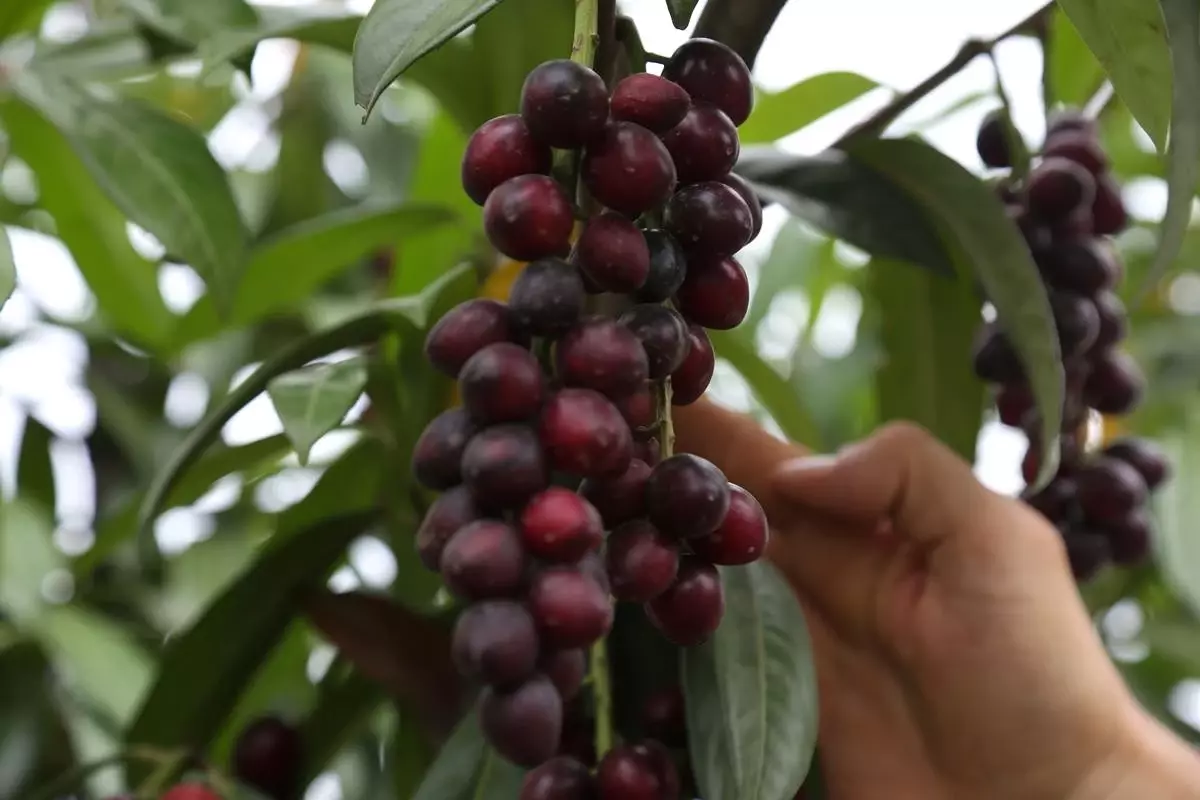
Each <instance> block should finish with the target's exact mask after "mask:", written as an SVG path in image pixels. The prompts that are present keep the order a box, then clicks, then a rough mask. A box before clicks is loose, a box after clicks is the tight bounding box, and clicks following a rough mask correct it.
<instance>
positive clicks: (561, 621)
mask: <svg viewBox="0 0 1200 800" xmlns="http://www.w3.org/2000/svg"><path fill="white" fill-rule="evenodd" d="M529 611H530V613H532V614H533V619H534V621H535V622H536V623H537V626H538V630H539V631H541V634H542V637H543V639H544V641H545V642H546V643H547V644H549V645H550V646H551V647H557V648H563V649H568V648H574V647H588V646H590V645H592V644H594V643H595V642H597V641H599V640H600V639H601V638H603V637H604V636H605V635H607V634H608V631H609V629H610V628H612V621H613V610H612V603H611V602H610V601H609V599H608V593H607V592H606V591H604V588H603V587H602V586H601V585H600V584H599V583H598V582H597V581H596V580H595V578H592V577H591V576H590V575H588V574H586V573H584V572H582V571H581V570H579V569H577V568H573V567H547V568H546V569H544V570H542V571H541V572H539V573H538V574H537V575H535V576H534V578H533V582H532V583H531V585H530V587H529Z"/></svg>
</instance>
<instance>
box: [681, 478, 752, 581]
mask: <svg viewBox="0 0 1200 800" xmlns="http://www.w3.org/2000/svg"><path fill="white" fill-rule="evenodd" d="M768 536H769V531H768V528H767V515H766V514H764V513H763V509H762V506H761V505H759V503H758V501H757V500H756V499H754V495H752V494H750V493H749V492H747V491H746V490H745V489H743V488H742V487H741V486H737V485H736V484H730V486H729V511H727V512H726V514H725V519H723V520H721V524H720V525H718V526H717V529H716V530H715V531H713V532H712V533H710V534H708V535H707V536H701V537H698V538H696V539H690V540H689V541H688V545H689V546H690V547H691V548H692V552H693V553H695V554H696V555H698V556H700V558H703V559H704V560H705V561H711V562H712V563H714V564H725V565H731V566H732V565H738V564H750V563H752V562H754V561H757V560H758V559H759V558H761V557H762V554H763V551H764V550H766V548H767V537H768Z"/></svg>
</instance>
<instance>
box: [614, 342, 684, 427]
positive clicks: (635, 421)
mask: <svg viewBox="0 0 1200 800" xmlns="http://www.w3.org/2000/svg"><path fill="white" fill-rule="evenodd" d="M685 330H686V328H685ZM685 344H686V343H685ZM647 357H648V354H647ZM613 405H615V406H616V407H617V410H618V411H620V412H621V416H622V417H624V418H625V422H627V423H629V430H630V431H632V432H633V435H634V436H635V437H637V436H639V435H641V434H647V435H648V434H649V433H653V432H654V429H655V426H656V425H657V424H658V396H657V394H656V392H655V390H654V388H653V387H652V386H651V385H650V384H646V385H645V386H642V387H641V388H640V389H635V390H634V391H632V392H630V393H629V394H627V395H624V396H623V397H618V398H617V399H615V400H613Z"/></svg>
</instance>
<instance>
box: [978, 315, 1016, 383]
mask: <svg viewBox="0 0 1200 800" xmlns="http://www.w3.org/2000/svg"><path fill="white" fill-rule="evenodd" d="M974 363H975V374H976V375H978V376H979V377H980V379H982V380H985V381H987V382H989V383H1017V382H1019V381H1021V380H1024V377H1025V370H1024V368H1023V367H1022V366H1021V361H1020V359H1019V358H1018V357H1017V353H1016V351H1015V350H1013V347H1012V344H1010V343H1009V341H1008V337H1007V336H1005V335H1004V333H1003V332H1002V331H1001V330H1000V329H999V328H997V327H996V326H995V325H985V326H984V327H983V328H981V329H980V335H979V337H978V338H977V340H976V343H975V355H974Z"/></svg>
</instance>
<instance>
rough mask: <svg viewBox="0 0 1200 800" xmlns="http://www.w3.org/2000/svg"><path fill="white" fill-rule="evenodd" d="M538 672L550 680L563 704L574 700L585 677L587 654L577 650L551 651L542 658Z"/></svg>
mask: <svg viewBox="0 0 1200 800" xmlns="http://www.w3.org/2000/svg"><path fill="white" fill-rule="evenodd" d="M538 666H539V670H540V671H541V673H542V674H543V675H545V676H546V677H547V678H549V679H550V682H551V683H553V684H554V688H555V689H558V694H559V696H560V697H562V699H563V702H564V703H565V702H569V701H571V700H574V699H575V697H576V695H578V694H579V690H580V689H581V688H583V679H584V678H585V677H586V676H587V653H586V652H584V651H583V650H581V649H579V648H574V649H571V650H552V651H550V652H549V653H546V654H545V655H544V656H542V659H541V662H540V663H539V665H538Z"/></svg>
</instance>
